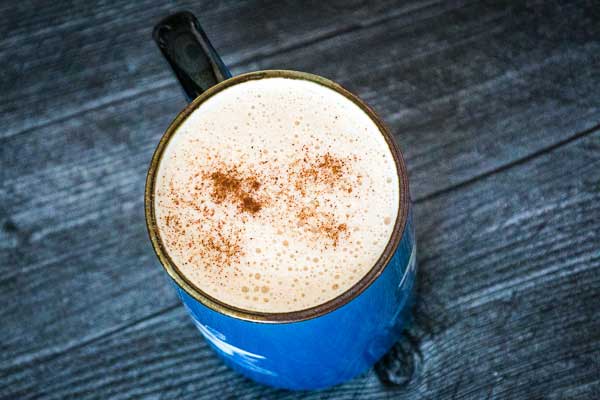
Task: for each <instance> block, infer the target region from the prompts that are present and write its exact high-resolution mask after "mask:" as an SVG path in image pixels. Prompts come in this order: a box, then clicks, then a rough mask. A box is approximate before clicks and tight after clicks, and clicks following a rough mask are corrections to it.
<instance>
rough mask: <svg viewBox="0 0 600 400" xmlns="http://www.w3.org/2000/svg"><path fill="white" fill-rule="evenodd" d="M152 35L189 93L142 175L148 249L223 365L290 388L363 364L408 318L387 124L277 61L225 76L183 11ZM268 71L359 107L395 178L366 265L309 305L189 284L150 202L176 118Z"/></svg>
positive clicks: (408, 242)
mask: <svg viewBox="0 0 600 400" xmlns="http://www.w3.org/2000/svg"><path fill="white" fill-rule="evenodd" d="M153 36H154V39H155V41H156V42H157V44H158V46H159V48H160V49H161V51H162V53H163V55H164V56H165V58H166V59H167V61H168V62H169V63H170V65H171V67H172V69H173V71H174V72H175V74H176V76H177V77H178V79H179V81H180V82H181V85H182V86H183V88H184V90H185V93H186V95H187V97H188V98H189V99H190V101H191V103H190V104H189V105H188V106H187V107H186V108H185V109H184V110H183V111H182V112H181V113H180V114H179V115H178V116H177V117H176V118H175V120H174V121H173V122H172V123H171V125H170V126H169V128H168V129H167V131H166V133H165V134H164V136H163V137H162V139H161V140H160V142H159V144H158V147H157V149H156V151H155V153H154V156H153V158H152V162H151V165H150V168H149V171H148V176H147V180H146V191H145V212H146V223H147V227H148V232H149V235H150V239H151V241H152V245H153V247H154V250H155V252H156V254H157V256H158V258H159V260H160V262H161V264H162V265H163V267H164V268H165V270H166V271H167V273H168V274H169V275H170V277H171V278H172V279H173V282H174V284H175V288H176V290H177V292H178V294H179V296H180V297H181V301H182V302H183V304H184V306H185V307H186V308H187V310H188V312H189V314H190V315H191V317H192V319H193V321H194V323H195V324H196V326H197V327H198V329H199V330H200V332H201V333H202V335H203V336H204V338H205V339H206V341H207V342H208V344H209V345H210V346H211V347H212V348H213V349H214V350H215V352H216V353H217V354H218V355H219V356H221V358H222V359H223V360H224V361H225V363H226V364H227V365H229V366H230V367H231V368H233V369H234V370H236V371H238V372H239V373H241V374H243V375H245V376H247V377H249V378H251V379H253V380H255V381H257V382H260V383H263V384H267V385H271V386H275V387H280V388H286V389H292V390H307V389H321V388H326V387H329V386H332V385H336V384H338V383H341V382H344V381H346V380H348V379H351V378H353V377H354V376H356V375H357V374H360V373H361V372H363V371H365V370H366V369H368V368H370V367H371V366H372V365H373V364H374V363H375V362H376V361H377V360H378V359H379V358H381V357H382V356H383V355H384V354H385V353H386V352H387V351H388V350H389V349H390V348H391V347H392V345H393V344H394V342H396V341H397V340H398V338H399V336H400V333H401V331H402V329H403V327H404V326H405V325H406V323H407V321H408V319H409V315H410V309H411V305H412V300H413V292H414V289H413V288H414V286H415V273H416V263H415V257H416V245H415V234H414V229H413V222H412V213H411V205H410V197H409V188H408V176H407V173H406V167H405V164H404V161H403V159H402V155H401V153H400V151H399V150H398V148H397V147H396V145H395V144H394V142H393V140H392V136H391V135H390V133H389V131H388V130H387V128H386V127H385V125H384V124H383V122H382V121H381V119H380V118H379V117H378V116H377V115H376V114H375V113H374V112H373V111H372V110H371V109H370V108H369V107H368V106H367V105H366V104H364V103H363V102H362V101H361V100H360V99H358V98H357V97H356V96H354V95H353V94H351V93H350V92H348V91H347V90H345V89H344V88H342V87H341V86H339V85H337V84H336V83H334V82H332V81H329V80H327V79H325V78H322V77H319V76H316V75H312V74H306V73H301V72H296V71H284V70H271V71H257V72H251V73H248V74H243V75H239V76H236V77H233V78H232V77H231V74H230V72H229V71H228V70H227V68H226V67H225V65H224V64H223V62H222V61H221V59H220V57H219V56H218V54H217V53H216V52H215V50H214V48H213V47H212V45H211V44H210V42H209V41H208V39H207V37H206V35H205V34H204V32H203V31H202V29H201V28H200V26H199V24H198V22H197V20H196V18H195V17H194V16H193V15H192V14H191V13H189V12H180V13H177V14H174V15H172V16H169V17H167V18H166V19H164V20H163V21H161V22H160V23H159V24H158V25H157V26H156V27H155V29H154V34H153ZM272 76H280V77H291V78H295V79H306V80H309V81H312V82H316V83H318V84H321V85H325V86H327V87H329V88H331V89H333V90H335V91H337V92H338V93H340V94H342V95H344V96H345V97H347V98H348V99H350V100H352V101H353V102H354V103H355V104H357V105H358V106H359V107H361V108H362V109H363V110H364V111H365V112H366V113H367V114H368V115H369V116H370V117H371V118H372V120H373V121H375V123H376V124H377V125H378V127H379V128H380V130H381V132H382V133H383V135H384V137H385V139H386V141H387V143H388V145H389V147H390V149H391V152H392V154H393V157H394V159H395V163H396V166H397V171H398V175H399V182H400V202H399V210H398V217H397V220H396V222H395V226H394V230H393V233H392V235H391V237H390V240H389V242H388V244H387V246H386V248H385V250H384V252H383V253H382V254H381V257H380V258H379V260H378V261H377V262H376V264H375V265H374V266H373V267H372V269H371V270H370V271H369V272H368V273H367V274H366V275H365V276H364V277H363V278H362V279H361V280H360V281H359V282H358V283H356V284H355V285H354V286H353V287H351V288H350V289H349V290H347V291H346V292H344V293H343V294H341V295H339V296H338V297H336V298H334V299H332V300H330V301H327V302H326V303H324V304H320V305H318V306H315V307H312V308H309V309H305V310H300V311H292V312H284V313H264V312H256V311H249V310H243V309H239V308H236V307H233V306H231V305H227V304H224V303H222V302H220V301H219V300H217V299H215V298H212V297H211V296H209V295H207V294H206V293H204V292H202V290H200V289H199V288H197V287H195V286H194V285H193V284H192V283H191V282H189V281H188V280H187V279H186V278H185V277H184V276H183V274H181V272H180V271H179V269H178V268H177V266H176V265H175V264H174V263H173V262H172V260H171V259H170V257H169V255H168V254H167V252H166V251H165V248H164V246H163V244H162V242H161V239H160V235H159V234H158V229H157V225H156V219H155V214H154V204H153V199H154V195H153V193H154V183H155V178H156V169H157V166H158V163H159V161H160V159H161V156H162V154H163V150H164V148H165V146H166V144H167V143H168V141H169V140H170V138H171V136H172V135H173V134H174V133H175V131H176V130H177V127H178V126H179V125H180V124H181V122H182V121H184V120H185V119H186V118H187V117H188V116H189V115H190V113H191V112H193V111H194V110H195V109H196V108H197V107H198V106H199V105H200V104H201V103H202V102H203V101H205V100H206V99H207V98H209V97H210V96H212V95H214V94H215V93H217V92H219V91H221V90H223V89H225V88H227V87H230V86H232V85H236V84H238V83H241V82H244V81H247V80H250V79H261V78H264V77H272Z"/></svg>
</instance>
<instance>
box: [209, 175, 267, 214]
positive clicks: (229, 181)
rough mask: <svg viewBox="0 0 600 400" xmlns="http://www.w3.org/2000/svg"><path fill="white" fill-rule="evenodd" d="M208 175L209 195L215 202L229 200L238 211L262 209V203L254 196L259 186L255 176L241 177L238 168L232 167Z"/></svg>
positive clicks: (219, 202)
mask: <svg viewBox="0 0 600 400" xmlns="http://www.w3.org/2000/svg"><path fill="white" fill-rule="evenodd" d="M208 177H209V178H210V179H211V180H212V184H213V191H212V193H211V196H212V199H213V201H214V202H215V203H216V204H221V203H223V202H224V201H229V202H232V203H235V204H237V206H238V209H239V210H240V211H242V212H248V213H250V214H256V213H257V212H259V211H260V210H261V209H262V207H263V203H262V202H261V201H259V200H258V199H257V198H256V197H254V194H255V193H256V191H257V190H258V189H259V188H260V186H261V185H260V182H259V181H258V178H257V176H254V175H253V176H249V177H242V176H241V174H240V172H239V171H238V168H237V167H232V168H230V169H229V170H226V171H223V170H218V171H214V172H212V173H210V174H208Z"/></svg>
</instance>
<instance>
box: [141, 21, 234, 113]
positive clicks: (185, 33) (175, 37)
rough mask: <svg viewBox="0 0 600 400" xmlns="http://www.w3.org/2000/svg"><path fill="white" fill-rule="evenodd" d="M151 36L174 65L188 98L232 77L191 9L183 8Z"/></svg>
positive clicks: (172, 66) (190, 98) (161, 23)
mask: <svg viewBox="0 0 600 400" xmlns="http://www.w3.org/2000/svg"><path fill="white" fill-rule="evenodd" d="M152 37H153V38H154V41H155V42H156V44H157V45H158V47H159V49H160V50H161V52H162V54H163V56H164V57H165V58H166V59H167V61H168V62H169V64H170V65H171V68H172V69H173V72H174V73H175V76H177V79H178V80H179V83H180V84H181V86H182V87H183V90H184V91H185V94H186V97H187V99H188V101H190V102H191V101H192V100H194V99H195V98H196V97H198V96H199V95H200V94H202V92H204V91H206V90H207V89H208V88H210V87H211V86H214V85H216V84H217V83H219V82H221V81H224V80H225V79H227V78H230V77H231V72H229V70H228V69H227V67H226V66H225V64H223V60H221V57H219V55H218V54H217V52H216V51H215V48H214V47H213V46H212V44H211V43H210V41H209V40H208V37H206V33H204V31H203V30H202V28H201V27H200V24H199V23H198V20H197V19H196V17H195V16H194V14H192V13H191V12H189V11H181V12H178V13H176V14H173V15H170V16H168V17H166V18H164V19H163V20H161V21H160V22H159V23H158V24H157V25H156V26H155V27H154V31H153V32H152Z"/></svg>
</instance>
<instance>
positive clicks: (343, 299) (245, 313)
mask: <svg viewBox="0 0 600 400" xmlns="http://www.w3.org/2000/svg"><path fill="white" fill-rule="evenodd" d="M265 78H288V79H300V80H305V81H309V82H313V83H316V84H319V85H322V86H325V87H327V88H329V89H331V90H334V91H335V92H337V93H339V94H341V95H343V96H344V97H346V98H347V99H348V100H350V101H352V102H353V103H354V104H356V105H357V106H358V107H359V108H360V109H361V110H363V112H365V113H366V114H367V116H368V117H369V118H370V119H371V120H372V121H373V122H374V123H375V125H376V126H377V128H378V129H379V131H380V133H381V134H382V136H383V138H384V139H385V141H386V143H387V145H388V147H389V149H390V152H391V154H392V158H393V159H394V163H395V165H396V173H397V175H398V185H399V201H398V213H397V216H396V221H395V223H394V228H393V230H392V234H391V235H390V238H389V240H388V242H387V244H386V246H385V248H384V250H383V252H382V253H381V255H380V256H379V258H378V259H377V261H376V262H375V263H374V264H373V266H372V267H371V269H370V270H369V271H368V272H367V273H366V274H365V275H364V276H363V277H362V278H361V279H360V280H359V281H358V282H356V283H354V284H353V285H352V286H351V287H350V288H349V289H347V290H346V291H345V292H343V293H341V294H339V295H337V296H336V297H334V298H333V299H330V300H328V301H326V302H324V303H321V304H318V305H316V306H312V307H309V308H305V309H302V310H295V311H285V312H273V313H269V312H261V311H253V310H247V309H243V308H239V307H235V306H232V305H230V304H227V303H224V302H222V301H220V300H218V299H216V298H214V297H213V296H210V295H209V294H207V293H205V292H204V291H202V290H201V289H200V288H198V287H197V286H196V285H194V284H193V283H192V282H191V281H189V280H188V279H187V278H186V277H185V276H184V274H183V273H181V271H180V270H179V269H178V267H177V265H176V264H175V263H174V262H173V260H172V259H171V257H170V256H169V254H168V252H167V250H166V248H165V247H164V246H163V242H162V240H161V237H160V233H159V230H158V225H157V223H156V216H155V210H154V208H155V203H154V189H155V183H156V176H157V171H158V168H159V165H160V162H161V160H162V155H163V154H164V150H165V149H166V147H167V145H168V143H169V141H170V139H171V138H172V137H173V136H174V135H175V133H176V132H177V130H178V128H179V127H180V125H181V124H182V123H183V122H184V121H185V120H186V119H187V118H188V117H189V116H190V115H191V114H192V113H193V112H194V111H195V110H196V109H197V108H198V107H200V105H201V104H202V103H204V102H205V101H206V100H208V99H209V98H211V97H212V96H214V95H215V94H217V93H219V92H221V91H223V90H225V89H227V88H229V87H231V86H234V85H237V84H240V83H243V82H247V81H250V80H258V79H265ZM409 206H410V193H409V188H408V174H407V170H406V165H405V162H404V158H403V156H402V153H401V152H400V149H399V148H398V146H397V145H396V143H395V141H394V139H393V137H392V135H391V133H390V132H389V130H388V128H387V126H386V125H385V124H384V123H383V121H382V120H381V118H380V117H379V116H378V115H377V114H376V113H375V111H374V110H373V109H372V108H371V107H369V106H368V105H367V104H366V103H365V102H364V101H362V100H361V99H359V98H358V96H356V95H354V94H353V93H351V92H350V91H348V90H346V89H345V88H344V87H342V86H341V85H339V84H338V83H335V82H333V81H331V80H329V79H327V78H324V77H322V76H319V75H315V74H310V73H307V72H300V71H292V70H260V71H253V72H247V73H244V74H240V75H236V76H234V77H231V78H228V79H226V80H224V81H222V82H219V83H218V84H216V85H215V86H212V87H210V88H209V89H207V90H206V91H205V92H203V93H202V94H201V95H199V96H198V97H196V98H195V99H194V100H193V101H192V102H191V103H189V104H188V105H187V106H186V107H185V108H184V109H183V110H182V111H181V112H179V114H178V115H177V116H176V117H175V119H174V120H173V121H172V122H171V123H170V124H169V127H168V128H167V129H166V131H165V133H164V134H163V135H162V137H161V139H160V141H159V143H158V145H157V147H156V149H155V151H154V154H153V155H152V160H151V162H150V167H149V168H148V173H147V176H146V186H145V190H144V209H145V217H146V228H147V229H148V234H149V236H150V241H151V242H152V248H153V249H154V252H155V253H156V256H157V257H158V259H159V261H160V263H161V265H162V266H163V268H164V269H165V270H166V271H167V273H168V274H169V276H170V277H171V279H173V280H174V281H175V283H176V284H177V286H179V287H180V288H181V289H182V290H184V291H185V292H186V293H187V294H188V295H190V296H191V297H192V298H194V299H195V300H197V301H199V302H200V303H202V304H203V305H204V306H206V307H208V308H209V309H211V310H213V311H215V312H218V313H220V314H224V315H226V316H229V317H232V318H236V319H241V320H246V321H252V322H263V323H291V322H300V321H305V320H308V319H313V318H317V317H320V316H322V315H325V314H328V313H330V312H333V311H335V310H337V309H339V308H341V307H343V306H345V305H346V304H348V303H349V302H350V301H352V300H354V299H355V298H357V297H358V296H359V295H360V294H362V293H363V292H364V291H365V290H366V289H367V288H368V287H369V286H371V284H372V283H373V282H375V281H376V280H377V278H379V276H380V275H381V274H382V273H383V271H384V270H385V268H386V267H387V265H388V264H389V262H390V260H391V258H392V256H393V255H394V254H395V252H396V249H397V248H398V245H399V244H400V241H401V239H402V236H403V234H404V231H405V230H406V224H407V220H408V209H409ZM407 273H408V268H407V269H406V271H404V275H403V277H402V279H401V282H404V280H405V279H404V278H405V277H406V274H407Z"/></svg>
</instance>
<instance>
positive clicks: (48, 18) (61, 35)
mask: <svg viewBox="0 0 600 400" xmlns="http://www.w3.org/2000/svg"><path fill="white" fill-rule="evenodd" d="M433 2H434V1H433V0H429V1H423V0H421V1H412V2H406V4H403V5H402V6H397V5H394V2H392V1H390V0H381V1H377V2H371V3H370V4H369V7H368V8H367V7H364V4H363V3H362V2H340V1H335V2H320V1H315V2H311V3H310V4H306V3H299V2H297V1H271V2H257V1H248V2H239V1H227V2H218V1H170V2H156V1H151V0H144V1H140V2H135V3H132V2H130V1H119V2H116V1H115V2H106V3H104V2H93V4H92V5H90V3H88V2H85V3H79V4H69V3H64V2H48V1H36V2H33V3H34V4H28V3H26V5H23V6H20V7H8V8H7V9H6V10H4V12H2V13H1V14H0V15H1V16H0V18H1V19H0V21H1V23H0V26H1V27H2V28H4V30H5V34H4V35H2V39H1V40H0V63H2V65H3V68H2V70H1V71H0V82H2V89H3V93H2V102H1V103H0V115H3V126H2V130H1V131H0V137H7V136H11V135H14V134H18V133H20V132H23V131H26V130H30V129H33V128H35V127H39V126H45V125H47V124H48V123H50V122H52V121H55V120H57V119H62V118H67V117H69V116H72V115H77V114H78V113H80V112H82V111H84V110H91V109H95V108H97V107H101V106H103V105H106V104H110V103H112V102H115V101H119V100H122V99H125V98H132V97H136V96H139V95H141V94H143V93H145V92H146V91H148V90H152V89H157V88H163V87H165V86H169V85H171V86H173V85H174V82H175V81H174V78H173V76H172V74H171V73H170V71H169V69H168V68H167V67H166V66H165V64H164V62H163V60H161V58H160V56H159V52H158V50H157V49H156V46H155V45H154V43H153V42H152V40H151V37H150V36H151V31H152V27H153V25H154V24H155V23H156V22H158V20H159V19H160V18H162V17H164V16H166V15H168V14H169V13H171V12H174V11H175V10H181V9H190V10H192V11H194V12H195V13H197V14H198V17H199V19H200V21H201V22H202V24H203V25H204V26H205V29H206V31H207V32H209V34H210V37H211V38H214V40H213V41H214V44H215V46H216V48H217V49H219V51H220V52H221V54H222V55H223V58H224V60H225V61H226V63H227V64H229V65H234V66H235V65H237V64H239V63H240V62H242V61H243V60H245V59H249V58H252V59H254V58H257V57H261V56H263V55H265V54H272V53H273V52H277V51H281V50H282V49H287V48H294V47H296V46H299V45H301V44H302V43H306V42H311V41H314V40H318V38H320V37H327V36H330V35H333V34H335V33H336V32H340V31H348V30H352V29H358V28H360V27H361V26H369V25H370V24H373V23H376V22H377V21H379V20H385V19H387V18H391V17H394V16H395V15H401V14H403V13H405V12H408V11H409V10H412V9H413V8H420V7H426V6H427V5H428V4H429V3H433ZM240 27H243V29H240ZM43 77H48V79H41V78H43ZM169 90H174V89H173V88H172V87H170V88H169ZM175 90H177V89H175Z"/></svg>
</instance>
